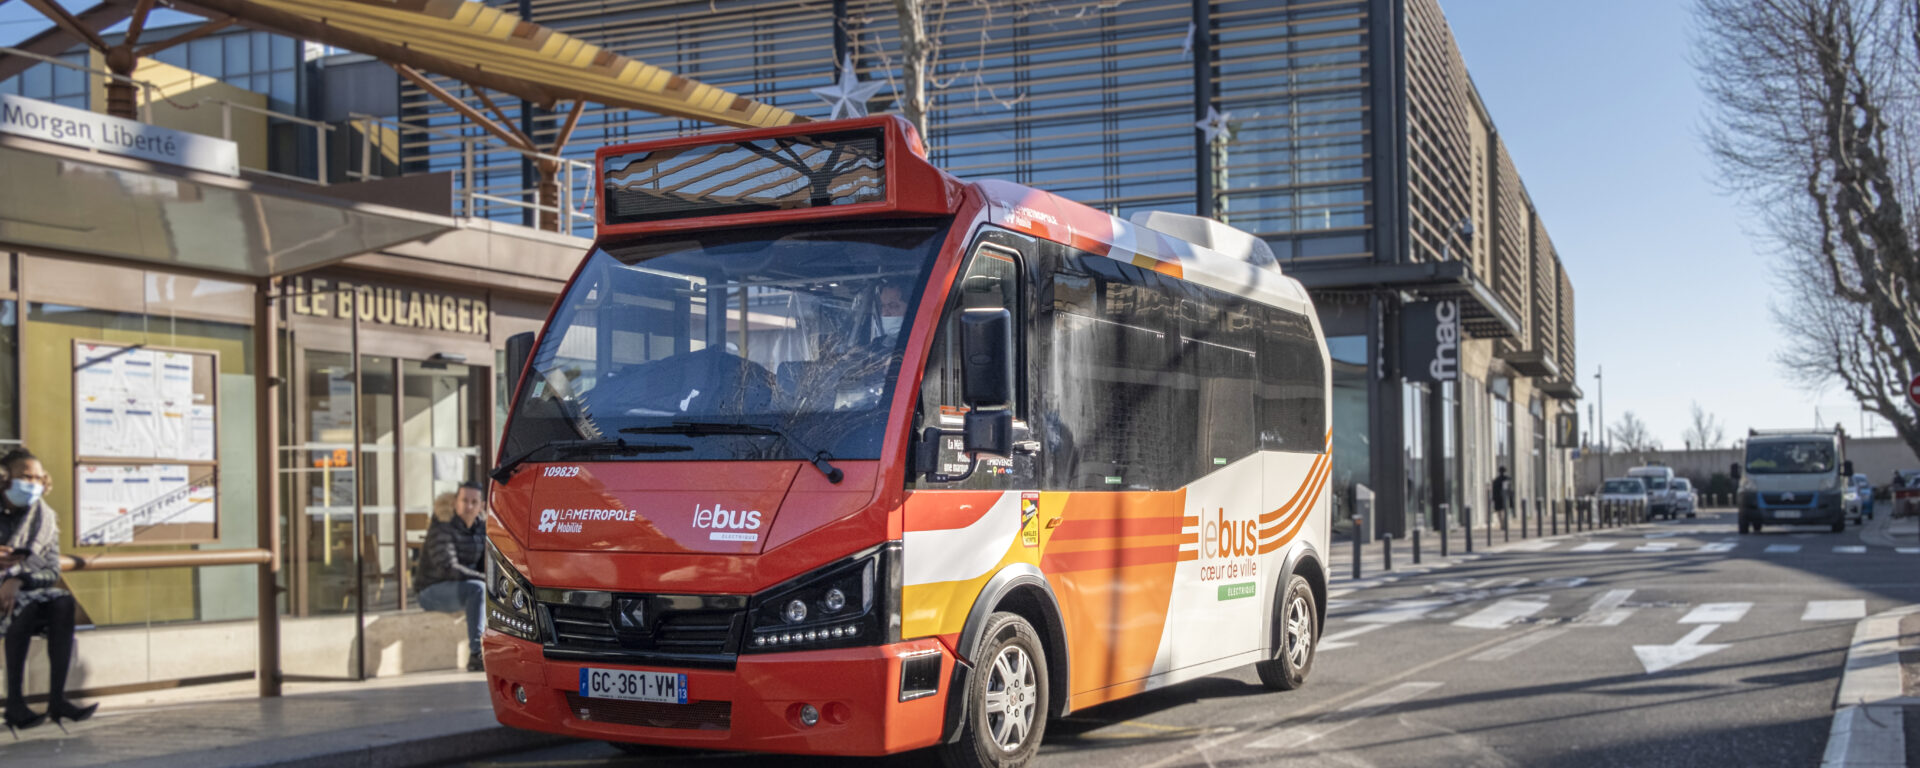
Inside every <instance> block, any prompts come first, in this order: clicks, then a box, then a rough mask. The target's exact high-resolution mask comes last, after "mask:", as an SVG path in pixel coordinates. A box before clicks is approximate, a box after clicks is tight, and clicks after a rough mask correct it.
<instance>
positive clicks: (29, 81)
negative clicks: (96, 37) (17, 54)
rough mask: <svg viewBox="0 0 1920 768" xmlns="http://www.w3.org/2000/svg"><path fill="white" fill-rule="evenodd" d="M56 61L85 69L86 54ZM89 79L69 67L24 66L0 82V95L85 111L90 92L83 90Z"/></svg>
mask: <svg viewBox="0 0 1920 768" xmlns="http://www.w3.org/2000/svg"><path fill="white" fill-rule="evenodd" d="M59 58H60V60H61V61H64V62H67V63H70V64H76V65H79V66H82V67H85V66H87V54H86V53H84V52H82V53H69V54H66V55H64V56H61V57H59ZM92 77H93V75H91V74H88V73H87V72H84V71H81V70H78V69H73V68H72V67H62V66H58V65H54V64H47V63H40V64H35V65H33V66H31V67H27V68H26V70H25V71H23V72H21V73H20V74H18V75H15V76H13V77H10V78H7V79H5V80H0V93H10V94H13V95H15V96H25V97H27V98H29V99H39V100H41V101H51V102H53V103H55V104H59V105H60V106H63V107H73V108H74V109H86V108H87V104H88V99H89V98H90V94H91V93H92V92H91V91H89V90H88V89H87V81H88V80H89V79H91V78H92Z"/></svg>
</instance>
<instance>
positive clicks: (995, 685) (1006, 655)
mask: <svg viewBox="0 0 1920 768" xmlns="http://www.w3.org/2000/svg"><path fill="white" fill-rule="evenodd" d="M980 638H981V639H980V647H979V648H978V649H976V652H975V653H974V655H973V658H974V659H975V660H977V661H978V666H976V667H974V670H973V674H972V675H971V676H969V677H968V679H967V687H966V690H965V691H964V694H965V696H966V697H967V698H966V707H967V709H966V716H965V717H964V718H962V719H961V721H960V737H959V738H958V739H955V740H954V741H953V742H952V743H949V744H945V745H942V746H941V748H940V761H941V762H942V763H945V764H946V765H948V766H950V767H951V768H1013V767H1014V766H1020V765H1025V764H1026V763H1027V762H1028V761H1030V760H1032V759H1033V755H1034V753H1036V752H1038V751H1039V750H1040V739H1041V737H1042V736H1044V735H1045V734H1046V730H1047V713H1048V712H1049V711H1051V710H1050V709H1049V708H1048V705H1049V702H1048V698H1047V697H1048V695H1049V693H1050V692H1049V691H1048V690H1047V654H1046V650H1045V649H1044V648H1042V647H1041V645H1040V635H1039V634H1038V633H1036V632H1034V631H1033V625H1031V624H1028V623H1027V620H1026V619H1024V618H1021V617H1020V615H1019V614H1016V613H1006V612H1001V613H995V614H993V616H992V617H990V618H988V619H987V628H986V631H985V632H982V633H980Z"/></svg>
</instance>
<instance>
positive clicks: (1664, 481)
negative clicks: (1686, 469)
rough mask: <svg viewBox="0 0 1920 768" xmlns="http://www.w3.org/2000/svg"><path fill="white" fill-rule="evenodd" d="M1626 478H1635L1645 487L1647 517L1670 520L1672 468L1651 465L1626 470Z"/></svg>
mask: <svg viewBox="0 0 1920 768" xmlns="http://www.w3.org/2000/svg"><path fill="white" fill-rule="evenodd" d="M1627 477H1637V478H1640V481H1641V482H1643V483H1646V485H1647V517H1648V518H1654V517H1660V516H1663V515H1664V516H1665V517H1666V518H1667V519H1668V520H1672V519H1673V516H1674V508H1673V487H1672V486H1673V479H1674V475H1673V468H1672V467H1666V466H1661V465H1658V464H1651V465H1648V466H1644V467H1634V468H1633V469H1629V470H1627Z"/></svg>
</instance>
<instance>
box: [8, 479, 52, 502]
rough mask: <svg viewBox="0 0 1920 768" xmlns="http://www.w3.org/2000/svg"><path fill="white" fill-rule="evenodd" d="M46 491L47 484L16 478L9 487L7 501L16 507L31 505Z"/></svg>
mask: <svg viewBox="0 0 1920 768" xmlns="http://www.w3.org/2000/svg"><path fill="white" fill-rule="evenodd" d="M46 492H47V488H46V486H44V485H41V484H39V483H36V482H33V481H32V480H15V481H13V484H12V485H10V486H8V487H7V503H8V504H12V505H14V506H16V507H31V506H33V503H34V502H36V501H39V500H40V495H41V494H43V493H46Z"/></svg>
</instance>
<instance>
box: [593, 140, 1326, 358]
mask: <svg viewBox="0 0 1920 768" xmlns="http://www.w3.org/2000/svg"><path fill="white" fill-rule="evenodd" d="M594 159H595V165H596V174H597V176H598V180H599V182H600V183H599V184H598V189H599V191H600V199H599V201H598V203H599V204H598V205H597V206H596V209H597V218H598V223H599V234H600V236H601V237H603V238H607V237H616V238H624V237H628V236H636V235H647V234H656V233H663V232H672V231H684V230H694V229H720V228H736V227H753V226H765V225H768V224H775V223H783V222H791V221H796V220H819V219H843V218H856V217H858V218H874V217H905V216H920V217H924V216H933V215H951V214H954V213H957V212H959V211H960V210H961V209H962V208H963V207H965V206H966V204H967V202H968V200H967V198H969V197H973V198H974V202H976V203H978V204H979V205H980V206H981V207H983V208H984V209H985V210H986V213H987V216H988V220H989V221H991V222H992V223H994V224H996V225H998V226H1002V227H1005V228H1007V229H1011V230H1014V231H1017V232H1021V233H1024V234H1028V235H1032V236H1034V237H1038V238H1042V239H1045V240H1051V241H1054V242H1056V243H1060V244H1063V245H1067V246H1070V247H1073V248H1077V249H1079V250H1082V251H1085V252H1088V253H1092V254H1094V255H1098V256H1105V257H1108V258H1111V259H1114V260H1117V261H1122V262H1126V263H1129V264H1133V265H1135V266H1138V267H1141V268H1145V269H1152V270H1154V271H1157V272H1161V273H1164V274H1167V275H1170V276H1172V277H1176V278H1180V279H1183V280H1188V281H1191V282H1195V283H1199V284H1202V285H1206V286H1208V287H1211V288H1215V289H1218V290H1222V291H1226V292H1228V293H1232V294H1236V295H1240V296H1243V297H1245V298H1248V299H1252V300H1255V301H1259V302H1261V303H1263V304H1269V305H1273V306H1278V307H1281V308H1283V309H1287V310H1290V311H1293V312H1295V313H1298V314H1304V315H1307V316H1308V317H1313V315H1314V313H1313V311H1312V304H1311V302H1310V300H1309V299H1308V297H1307V293H1306V290H1305V289H1304V288H1303V287H1301V285H1300V283H1299V282H1298V281H1296V280H1293V279H1292V278H1289V277H1286V276H1285V275H1283V274H1282V273H1281V271H1280V267H1279V265H1278V263H1277V262H1276V260H1275V259H1274V258H1273V253H1272V251H1271V250H1270V249H1269V248H1268V247H1267V246H1266V243H1265V241H1262V240H1260V238H1258V237H1255V236H1254V235H1251V234H1248V233H1246V232H1242V231H1240V230H1237V229H1234V228H1232V227H1230V226H1227V225H1225V224H1222V223H1220V222H1217V221H1213V220H1210V219H1203V218H1200V217H1195V216H1187V215H1182V214H1171V213H1165V212H1157V211H1156V212H1151V213H1145V214H1141V215H1137V216H1136V217H1135V220H1134V221H1127V220H1124V219H1120V218H1117V217H1115V216H1112V215H1110V214H1108V213H1106V212H1104V211H1100V210H1097V209H1095V208H1092V207H1090V206H1087V205H1084V204H1082V203H1077V202H1074V201H1072V200H1068V199H1066V198H1063V197H1060V196H1058V195H1055V194H1053V193H1050V192H1046V191H1043V190H1038V189H1034V188H1032V187H1028V186H1024V185H1020V184H1015V183H1012V182H1006V181H994V180H989V181H979V182H973V183H966V182H962V181H960V180H959V179H957V178H955V177H954V176H953V175H952V174H949V173H947V172H946V171H944V170H941V169H940V168H938V167H936V166H934V165H933V163H932V162H931V161H929V160H928V159H927V157H926V148H925V145H924V144H923V143H922V142H921V140H920V136H919V134H918V133H917V132H915V131H914V129H913V126H912V125H911V124H910V123H908V122H907V121H906V120H904V119H902V118H900V117H898V116H894V115H883V116H878V117H866V118H856V119H852V120H837V121H829V122H816V123H802V124H797V125H789V126H781V127H776V128H762V129H755V130H745V131H725V132H716V133H706V134H700V135H697V136H681V137H675V138H670V139H660V140H656V141H648V142H640V143H636V144H621V145H612V146H607V147H603V148H601V149H600V150H599V151H598V152H596V153H595V156H594ZM1315 322H1316V324H1317V320H1316V321H1315Z"/></svg>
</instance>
